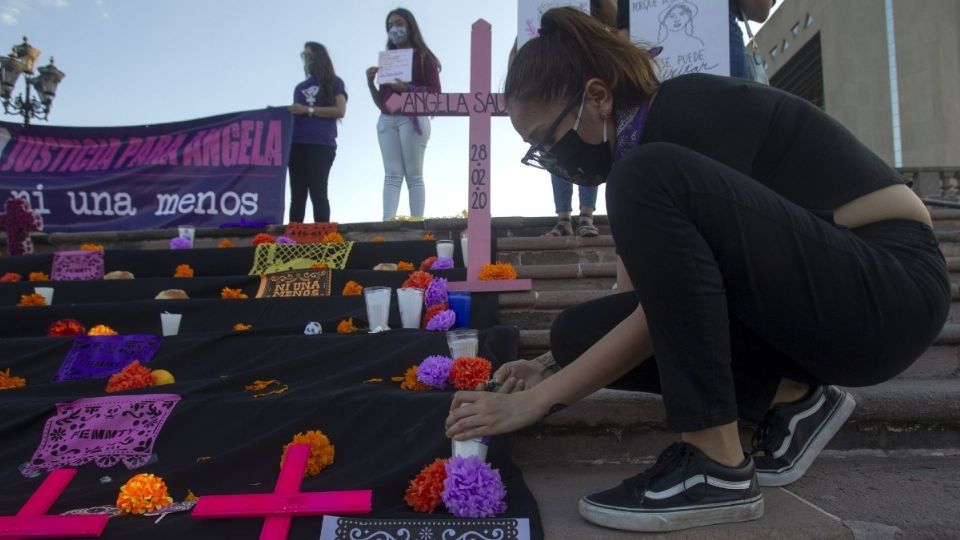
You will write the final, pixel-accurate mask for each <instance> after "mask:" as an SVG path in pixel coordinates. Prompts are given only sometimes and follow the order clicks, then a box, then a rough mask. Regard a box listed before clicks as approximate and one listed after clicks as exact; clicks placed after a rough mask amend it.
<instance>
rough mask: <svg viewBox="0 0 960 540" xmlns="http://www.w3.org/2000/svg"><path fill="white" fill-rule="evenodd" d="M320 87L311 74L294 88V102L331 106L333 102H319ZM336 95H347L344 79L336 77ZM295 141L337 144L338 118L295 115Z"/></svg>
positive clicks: (309, 105)
mask: <svg viewBox="0 0 960 540" xmlns="http://www.w3.org/2000/svg"><path fill="white" fill-rule="evenodd" d="M319 93H320V87H319V86H318V85H317V81H316V79H314V78H313V76H312V75H311V76H310V77H307V80H305V81H303V82H302V83H300V84H298V85H297V87H296V88H294V89H293V102H294V103H299V104H300V105H306V106H307V107H329V106H331V105H332V104H327V103H319ZM333 95H334V97H336V96H339V95H343V96H344V97H346V96H347V91H346V89H345V88H344V86H343V79H341V78H340V77H337V78H336V81H334V83H333ZM293 142H295V143H300V144H323V145H326V146H336V145H337V119H336V118H317V117H316V116H306V115H301V114H298V115H296V116H294V117H293Z"/></svg>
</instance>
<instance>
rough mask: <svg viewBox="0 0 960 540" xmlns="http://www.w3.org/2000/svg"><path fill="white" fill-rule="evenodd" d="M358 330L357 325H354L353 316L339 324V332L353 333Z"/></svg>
mask: <svg viewBox="0 0 960 540" xmlns="http://www.w3.org/2000/svg"><path fill="white" fill-rule="evenodd" d="M356 331H357V327H356V326H354V325H353V317H350V318H349V319H344V320H342V321H340V324H338V325H337V333H338V334H352V333H354V332H356Z"/></svg>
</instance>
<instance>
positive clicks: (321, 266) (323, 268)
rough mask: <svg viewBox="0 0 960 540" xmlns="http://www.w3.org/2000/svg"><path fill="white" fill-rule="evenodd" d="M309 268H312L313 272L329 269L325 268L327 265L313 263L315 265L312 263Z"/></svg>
mask: <svg viewBox="0 0 960 540" xmlns="http://www.w3.org/2000/svg"><path fill="white" fill-rule="evenodd" d="M310 268H312V269H314V270H326V269H328V268H330V267H329V266H327V263H325V262H315V263H313V264H311V265H310Z"/></svg>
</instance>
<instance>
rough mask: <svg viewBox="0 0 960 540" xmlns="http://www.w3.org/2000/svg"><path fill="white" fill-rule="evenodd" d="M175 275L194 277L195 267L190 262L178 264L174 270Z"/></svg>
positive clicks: (176, 276) (177, 276)
mask: <svg viewBox="0 0 960 540" xmlns="http://www.w3.org/2000/svg"><path fill="white" fill-rule="evenodd" d="M173 277H175V278H192V277H193V268H191V267H190V265H189V264H178V265H177V269H176V270H175V271H174V272H173Z"/></svg>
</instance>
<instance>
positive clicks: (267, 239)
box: [253, 232, 277, 246]
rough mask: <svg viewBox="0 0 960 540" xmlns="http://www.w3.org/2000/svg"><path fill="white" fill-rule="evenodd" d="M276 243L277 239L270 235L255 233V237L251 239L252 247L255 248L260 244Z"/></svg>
mask: <svg viewBox="0 0 960 540" xmlns="http://www.w3.org/2000/svg"><path fill="white" fill-rule="evenodd" d="M276 242H277V239H276V238H274V236H273V235H272V234H270V233H265V232H262V233H257V235H256V236H254V237H253V245H255V246H259V245H260V244H275V243H276Z"/></svg>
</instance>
